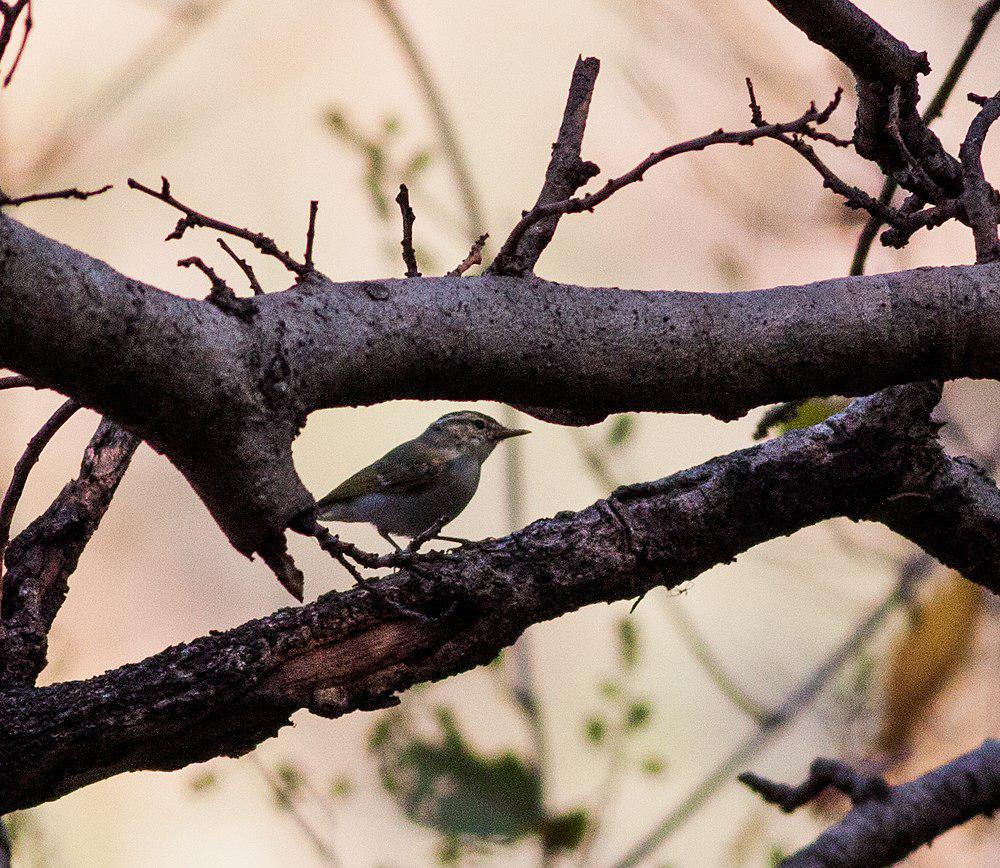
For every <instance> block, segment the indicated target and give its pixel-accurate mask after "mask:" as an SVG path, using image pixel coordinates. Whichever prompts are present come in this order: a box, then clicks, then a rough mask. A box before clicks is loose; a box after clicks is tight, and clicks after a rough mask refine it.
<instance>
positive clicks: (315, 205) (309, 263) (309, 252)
mask: <svg viewBox="0 0 1000 868" xmlns="http://www.w3.org/2000/svg"><path fill="white" fill-rule="evenodd" d="M318 210H319V202H318V201H317V200H316V199H313V200H312V201H311V202H310V203H309V228H308V229H306V252H305V256H304V260H303V262H304V264H305V267H306V271H307V272H308V271H315V270H316V269H315V267H314V266H313V242H314V241H315V240H316V212H317V211H318Z"/></svg>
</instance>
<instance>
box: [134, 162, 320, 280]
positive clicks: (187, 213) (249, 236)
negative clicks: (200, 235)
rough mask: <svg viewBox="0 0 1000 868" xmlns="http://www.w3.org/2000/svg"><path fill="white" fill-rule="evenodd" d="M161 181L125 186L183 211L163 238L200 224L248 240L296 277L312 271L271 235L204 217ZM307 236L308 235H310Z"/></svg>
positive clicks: (312, 217)
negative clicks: (172, 192) (151, 183)
mask: <svg viewBox="0 0 1000 868" xmlns="http://www.w3.org/2000/svg"><path fill="white" fill-rule="evenodd" d="M161 180H162V184H161V187H160V189H159V190H154V189H153V188H152V187H147V186H146V185H145V184H140V183H139V182H138V181H136V180H135V179H133V178H129V179H128V185H129V187H131V188H132V189H133V190H139V191H140V192H143V193H145V194H146V195H147V196H152V197H153V198H154V199H159V200H160V201H161V202H164V203H166V204H167V205H170V207H172V208H176V209H177V210H178V211H180V212H182V213H183V214H184V216H183V217H181V219H180V220H178V221H177V225H176V226H175V227H174V230H173V232H171V233H170V234H169V235H168V236H167V238H166V240H167V241H173V240H177V239H180V238H183V237H184V233H185V232H186V231H187V230H188V229H191V228H192V227H198V226H201V227H204V228H206V229H214V230H215V231H216V232H224V233H225V234H227V235H233V236H234V237H236V238H242V239H243V240H244V241H249V242H250V243H251V244H252V245H253V246H254V247H256V248H257V249H258V250H259V251H260V252H261V253H263V254H264V255H265V256H271V257H273V258H274V259H277V260H278V262H280V263H281V264H282V265H284V266H285V268H287V269H288V270H289V271H291V272H292V273H294V274H296V275H297V276H298V277H300V278H301V277H304V276H305V275H307V274H310V273H312V272H313V270H314V269H313V267H312V263H311V262H310V261H306V262H297V261H296V260H295V259H293V258H292V256H291V254H289V253H288V251H287V250H282V249H281V248H280V247H278V245H277V243H276V242H275V240H274V239H273V238H269V237H268V236H267V235H264V234H263V233H261V232H253V231H251V230H250V229H241V228H240V227H238V226H234V225H233V224H232V223H224V222H223V221H221V220H216V219H215V218H214V217H208V216H207V215H205V214H202V213H201V212H200V211H195V210H194V208H191V207H189V206H187V205H185V204H184V203H183V202H180V201H178V200H177V199H175V198H174V197H173V196H172V195H171V193H170V182H169V181H168V180H167V179H166V178H162V179H161ZM315 215H316V212H315V209H314V208H310V220H309V227H310V233H311V232H312V230H313V227H314V225H315ZM310 238H311V234H310ZM307 247H308V249H307V251H306V252H307V255H308V256H309V257H310V258H311V256H312V242H311V240H307Z"/></svg>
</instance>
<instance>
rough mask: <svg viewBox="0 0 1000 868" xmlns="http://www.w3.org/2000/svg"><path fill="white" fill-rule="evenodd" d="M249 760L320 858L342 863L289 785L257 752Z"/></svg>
mask: <svg viewBox="0 0 1000 868" xmlns="http://www.w3.org/2000/svg"><path fill="white" fill-rule="evenodd" d="M247 762H249V763H250V765H252V766H253V767H254V768H255V769H256V770H257V773H258V774H259V775H260V776H261V778H262V779H263V780H264V783H265V784H267V786H268V788H269V789H270V790H271V793H272V795H273V796H274V797H275V799H277V800H279V804H281V805H283V806H284V807H285V808H286V813H287V814H288V815H289V816H290V817H291V818H292V819H293V820H294V821H295V825H296V826H298V828H299V830H300V831H301V832H302V833H303V835H305V837H306V839H307V840H308V841H309V843H310V844H312V846H313V849H314V850H315V851H316V853H317V855H318V856H319V857H320V859H321V860H322V861H323V862H325V863H326V864H327V865H334V866H338V865H340V864H341V863H340V860H339V859H338V858H337V854H336V853H334V851H333V850H332V849H331V848H330V846H329V845H328V844H327V843H326V841H324V840H323V838H322V836H321V835H320V834H319V832H318V831H317V830H316V829H315V828H313V825H312V824H311V823H310V822H309V820H308V818H307V817H306V816H305V814H303V813H302V811H301V810H300V808H299V806H298V804H297V802H296V800H295V794H294V793H290V792H289V791H288V787H287V786H286V785H285V784H284V783H282V781H281V780H280V779H279V778H278V776H277V775H276V774H275V773H274V772H273V771H272V770H271V769H270V768H269V767H268V766H267V764H266V763H265V762H264V761H263V760H262V759H260V758H259V757H258V756H257V754H256V753H249V754H247Z"/></svg>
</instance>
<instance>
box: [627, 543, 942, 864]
mask: <svg viewBox="0 0 1000 868" xmlns="http://www.w3.org/2000/svg"><path fill="white" fill-rule="evenodd" d="M933 565H934V561H933V560H932V559H931V558H930V557H929V556H928V555H925V554H923V553H921V554H920V555H917V556H916V557H915V558H913V559H912V560H911V561H908V562H907V563H906V564H905V565H904V566H903V567H902V568H901V569H900V573H899V580H898V581H897V583H896V586H895V587H894V588H893V590H892V592H891V593H890V594H889V595H888V596H887V597H886V598H885V599H883V600H882V602H881V603H879V604H878V605H877V606H876V607H875V608H874V609H873V610H872V611H871V612H870V613H869V614H868V615H867V616H866V617H865V618H864V619H863V620H862V621H861V622H860V623H859V624H858V625H857V626H856V627H855V628H854V629H853V630H852V631H851V633H850V634H849V635H848V636H847V637H846V638H845V639H844V640H843V641H842V642H841V643H840V644H839V645H838V646H837V647H836V648H835V649H834V650H833V651H831V652H830V654H829V655H828V656H827V657H826V658H825V659H824V660H823V662H822V663H820V665H819V666H817V667H816V669H815V670H814V671H813V672H812V673H811V674H810V675H809V676H807V677H806V679H805V680H804V681H803V682H802V683H801V684H800V685H799V686H798V687H796V688H795V689H794V690H792V691H791V692H790V693H789V694H788V695H787V696H786V697H785V699H784V700H783V701H782V703H781V704H780V705H779V706H778V707H777V708H776V709H775V710H774V711H773V712H771V714H770V715H769V716H768V718H767V720H765V721H764V722H763V723H762V724H760V726H759V727H758V728H757V730H756V731H755V732H753V733H751V734H750V735H748V736H747V737H746V738H744V739H743V741H741V742H740V743H739V744H738V745H737V746H736V747H735V748H734V749H733V750H732V751H731V752H730V753H729V755H728V756H726V757H725V758H724V759H723V760H722V762H720V763H719V764H718V765H717V766H716V767H715V768H714V769H713V770H712V771H710V772H709V773H708V774H707V775H706V776H705V777H704V778H703V779H702V780H701V782H700V783H698V784H697V785H696V786H695V787H694V788H693V789H692V790H691V791H690V792H689V793H688V795H687V796H686V797H685V798H684V799H683V800H682V801H681V802H680V803H679V804H678V805H677V806H676V807H675V808H674V809H673V810H672V811H670V813H668V814H667V815H666V816H665V817H664V818H663V819H662V820H661V821H660V822H659V823H657V824H656V826H654V827H653V828H652V829H651V830H650V831H649V832H647V833H646V835H644V836H643V837H642V838H641V839H640V840H639V841H638V842H637V843H636V844H634V845H633V846H632V847H631V848H629V850H628V852H627V853H625V855H623V856H622V857H621V858H620V859H619V860H618V861H616V862H615V863H614V866H615V868H631V866H635V865H639V864H641V863H644V862H645V861H646V860H648V858H649V857H650V856H651V855H652V854H653V853H654V852H655V851H656V849H657V848H658V847H659V846H660V845H661V844H662V843H663V842H664V841H665V840H666V839H667V838H669V837H670V836H671V835H672V834H673V833H674V832H676V831H677V830H678V829H679V828H680V827H681V826H683V825H684V823H685V822H686V821H687V820H688V819H689V818H690V817H691V816H692V815H693V814H695V813H696V812H697V811H698V810H699V809H701V808H702V806H704V805H705V804H706V803H707V802H708V800H709V799H711V798H712V796H714V795H715V793H716V792H718V791H719V790H720V789H722V787H724V786H726V785H727V784H729V783H731V782H732V780H733V776H734V775H735V774H736V773H737V772H739V771H740V770H741V769H744V768H746V766H747V764H748V763H749V762H751V761H752V760H753V758H754V757H756V756H757V755H758V754H759V753H760V752H761V751H763V750H764V749H765V748H766V747H767V746H768V745H769V744H770V743H771V742H772V741H774V739H775V738H776V737H777V736H778V734H779V733H780V732H781V731H782V730H783V729H785V728H786V727H787V726H788V725H789V724H790V723H791V722H792V721H793V720H795V719H796V718H797V717H798V716H799V715H800V714H801V713H802V712H803V711H805V709H807V708H808V707H809V706H810V705H811V704H812V702H813V701H814V700H815V699H816V697H817V696H818V695H819V693H820V691H822V690H823V688H824V687H825V686H826V685H827V684H828V683H829V682H830V680H831V679H832V678H833V677H834V676H835V675H836V674H837V673H838V672H839V671H840V670H841V669H842V668H843V667H844V666H845V665H846V664H847V663H848V662H849V661H851V660H853V659H854V658H855V657H856V656H857V654H858V651H859V650H860V649H861V648H863V647H864V646H865V645H866V644H867V643H868V642H869V641H871V639H872V638H873V637H874V635H875V633H876V632H877V631H878V630H879V628H880V627H881V626H882V625H883V624H884V623H885V622H886V621H887V620H888V618H889V616H890V615H892V614H893V613H894V612H895V611H897V610H898V609H899V607H900V606H901V605H903V604H904V603H905V601H906V600H908V599H909V598H910V595H911V593H912V590H911V589H912V587H913V584H914V583H915V582H917V581H918V580H919V579H920V578H922V577H923V576H924V575H926V574H927V573H929V572H930V570H931V569H932V568H933Z"/></svg>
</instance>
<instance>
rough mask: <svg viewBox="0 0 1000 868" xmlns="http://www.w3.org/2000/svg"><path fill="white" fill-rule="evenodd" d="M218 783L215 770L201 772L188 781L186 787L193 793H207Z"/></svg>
mask: <svg viewBox="0 0 1000 868" xmlns="http://www.w3.org/2000/svg"><path fill="white" fill-rule="evenodd" d="M218 784H219V778H218V775H216V774H215V772H201V773H200V774H197V775H195V776H194V777H193V778H191V779H190V780H189V781H188V787H189V788H190V789H191V791H192V792H194V793H207V792H208V791H209V790H213V789H215V788H216V787H217V786H218Z"/></svg>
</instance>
